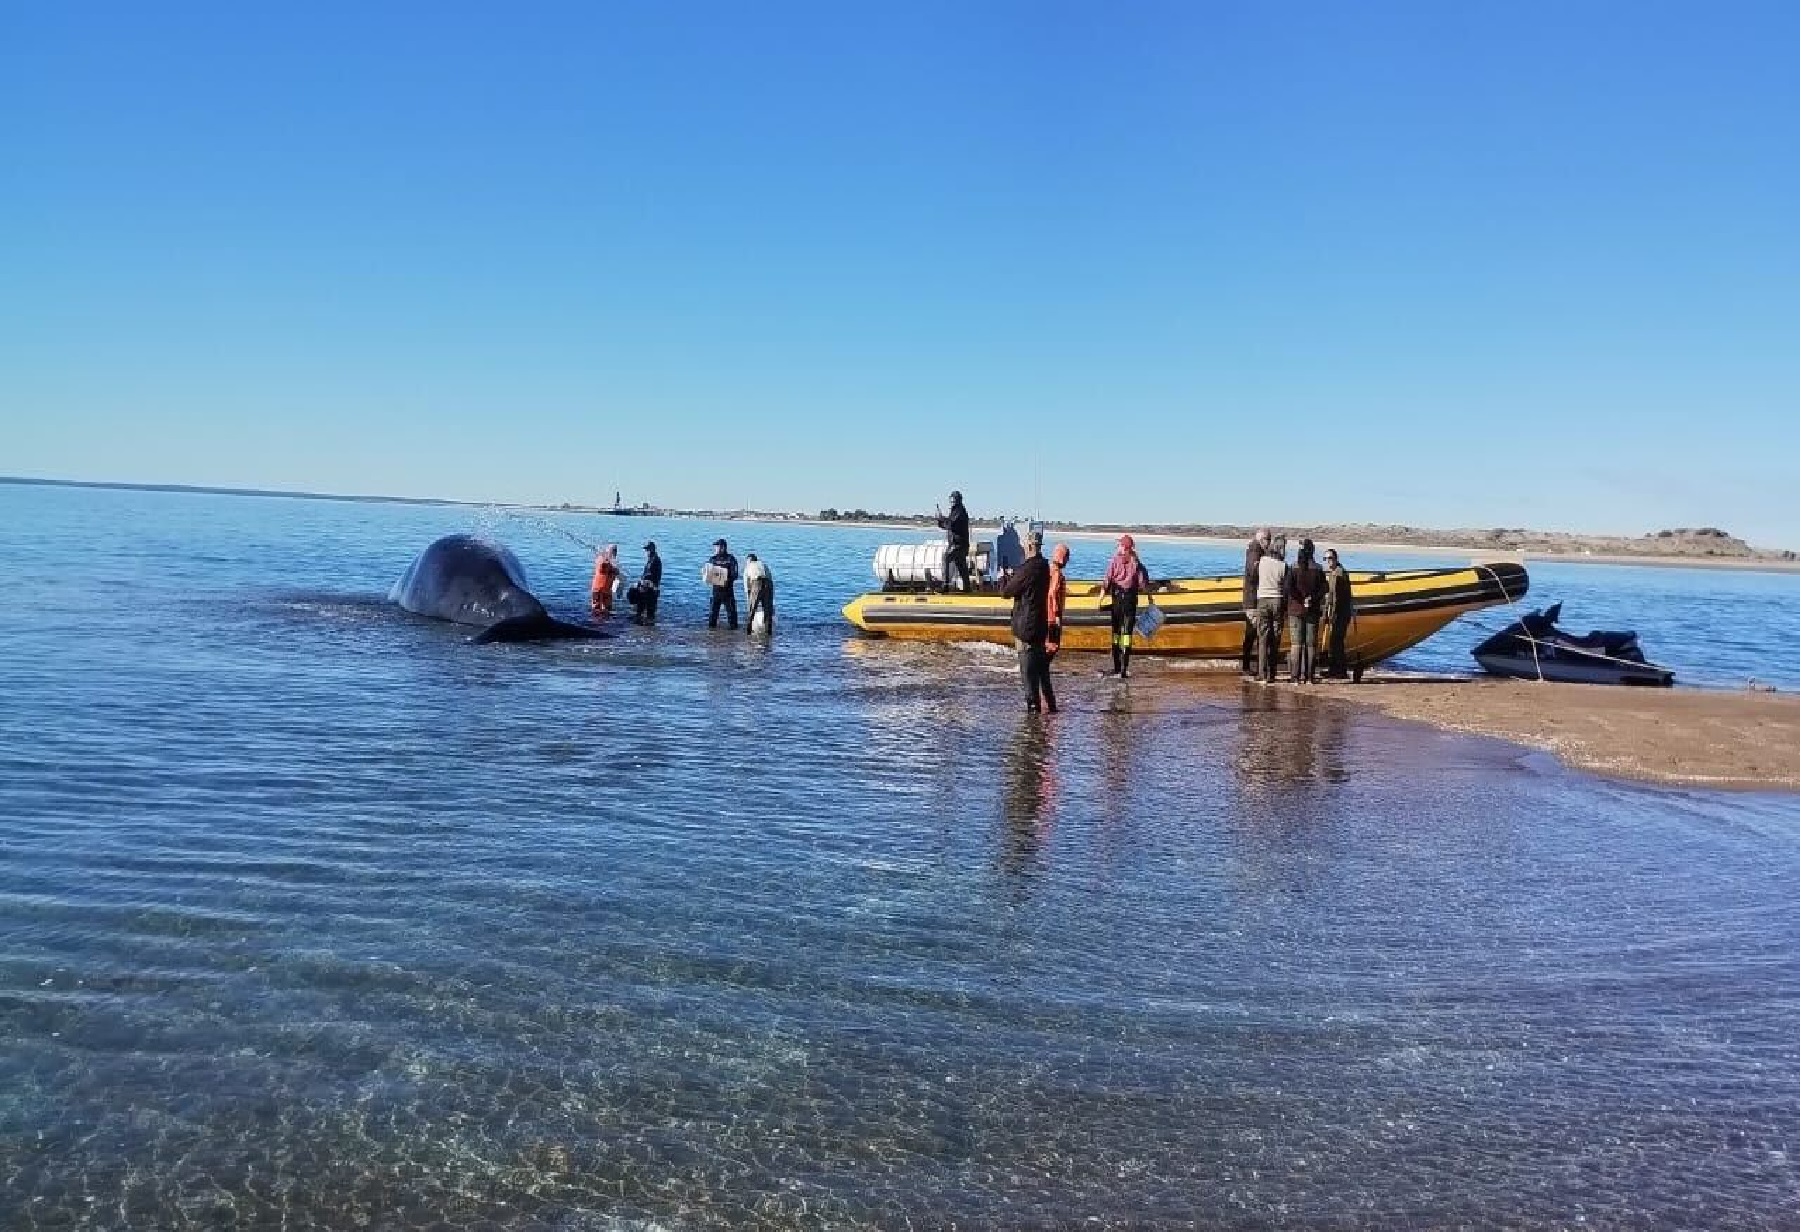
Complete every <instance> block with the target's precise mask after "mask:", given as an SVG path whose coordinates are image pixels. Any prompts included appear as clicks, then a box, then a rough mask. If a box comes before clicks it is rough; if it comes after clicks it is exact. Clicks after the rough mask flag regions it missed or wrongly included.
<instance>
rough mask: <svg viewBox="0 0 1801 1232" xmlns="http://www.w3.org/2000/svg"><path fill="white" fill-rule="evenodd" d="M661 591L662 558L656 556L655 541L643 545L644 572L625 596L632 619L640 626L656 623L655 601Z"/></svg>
mask: <svg viewBox="0 0 1801 1232" xmlns="http://www.w3.org/2000/svg"><path fill="white" fill-rule="evenodd" d="M662 591H663V558H662V557H661V556H658V555H657V545H656V541H655V540H651V541H649V542H647V543H645V545H644V572H643V573H641V574H639V575H638V581H637V583H636V584H635V585H633V587H632V588H631V589H630V590H628V591H627V592H626V594H625V597H626V599H627V600H628V601H629V602H630V603H631V605H632V619H633V620H634V621H636V622H637V623H639V624H641V625H654V624H656V623H657V600H658V598H660V597H661V595H662Z"/></svg>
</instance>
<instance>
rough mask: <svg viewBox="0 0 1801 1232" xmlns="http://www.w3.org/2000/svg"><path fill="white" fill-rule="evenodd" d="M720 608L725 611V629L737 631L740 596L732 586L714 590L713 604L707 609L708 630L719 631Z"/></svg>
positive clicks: (719, 587) (718, 587)
mask: <svg viewBox="0 0 1801 1232" xmlns="http://www.w3.org/2000/svg"><path fill="white" fill-rule="evenodd" d="M715 576H717V575H715ZM720 608H724V609H725V622H726V623H725V627H726V628H728V629H736V628H737V627H738V595H737V592H736V591H734V590H733V589H732V588H731V587H730V586H715V587H714V588H713V602H712V603H711V604H709V605H708V607H707V628H709V629H717V628H718V627H719V609H720Z"/></svg>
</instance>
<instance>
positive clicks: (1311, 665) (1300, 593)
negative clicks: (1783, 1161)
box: [1284, 539, 1326, 684]
mask: <svg viewBox="0 0 1801 1232" xmlns="http://www.w3.org/2000/svg"><path fill="white" fill-rule="evenodd" d="M1284 589H1285V591H1286V593H1287V596H1288V639H1289V646H1288V679H1289V682H1290V683H1291V684H1318V683H1319V667H1318V665H1317V664H1316V663H1315V662H1314V654H1313V652H1314V647H1315V646H1316V645H1318V643H1319V618H1320V609H1321V608H1322V606H1323V605H1324V604H1325V601H1326V573H1325V570H1323V569H1321V568H1320V567H1319V566H1318V565H1317V564H1315V563H1314V561H1313V540H1311V539H1303V540H1301V550H1300V552H1299V553H1298V554H1297V555H1296V557H1295V562H1294V568H1292V569H1290V570H1289V571H1288V578H1287V582H1286V585H1285V587H1284Z"/></svg>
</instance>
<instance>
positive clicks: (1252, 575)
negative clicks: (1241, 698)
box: [1238, 526, 1269, 676]
mask: <svg viewBox="0 0 1801 1232" xmlns="http://www.w3.org/2000/svg"><path fill="white" fill-rule="evenodd" d="M1268 550H1269V527H1267V526H1265V527H1261V528H1260V529H1259V530H1258V531H1257V533H1256V534H1254V535H1252V536H1251V541H1250V542H1249V543H1247V544H1245V545H1244V644H1243V645H1242V646H1240V647H1239V650H1238V670H1239V672H1240V673H1242V674H1243V675H1245V676H1249V675H1251V673H1252V671H1253V669H1254V668H1255V667H1256V663H1257V562H1258V561H1260V560H1262V559H1263V554H1264V553H1265V552H1267V551H1268Z"/></svg>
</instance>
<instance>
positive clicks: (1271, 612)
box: [1257, 539, 1288, 684]
mask: <svg viewBox="0 0 1801 1232" xmlns="http://www.w3.org/2000/svg"><path fill="white" fill-rule="evenodd" d="M1287 548H1288V545H1287V544H1286V543H1284V542H1283V541H1282V540H1279V539H1278V540H1277V541H1276V542H1274V543H1272V544H1271V545H1270V546H1269V550H1268V551H1266V552H1265V553H1264V554H1263V559H1261V560H1259V561H1258V562H1257V679H1259V680H1261V681H1262V682H1263V683H1264V684H1274V683H1275V680H1276V652H1277V650H1278V648H1279V647H1280V646H1281V643H1282V606H1283V604H1282V599H1283V595H1284V593H1285V588H1286V586H1287V583H1288V564H1287V561H1286V559H1285V558H1286V555H1287Z"/></svg>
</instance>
